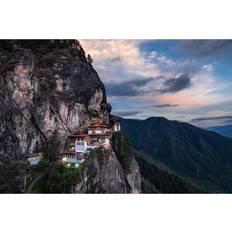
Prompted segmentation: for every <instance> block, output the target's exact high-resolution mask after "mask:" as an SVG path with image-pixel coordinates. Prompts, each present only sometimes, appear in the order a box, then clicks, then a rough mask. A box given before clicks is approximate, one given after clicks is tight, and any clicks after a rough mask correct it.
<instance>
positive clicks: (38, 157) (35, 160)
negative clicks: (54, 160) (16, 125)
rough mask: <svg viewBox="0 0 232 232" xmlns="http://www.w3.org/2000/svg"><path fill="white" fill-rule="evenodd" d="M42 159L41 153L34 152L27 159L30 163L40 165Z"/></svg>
mask: <svg viewBox="0 0 232 232" xmlns="http://www.w3.org/2000/svg"><path fill="white" fill-rule="evenodd" d="M41 159H42V154H41V153H33V154H31V155H29V156H27V161H28V162H29V163H30V165H31V166H35V165H38V164H39V162H40V161H41Z"/></svg>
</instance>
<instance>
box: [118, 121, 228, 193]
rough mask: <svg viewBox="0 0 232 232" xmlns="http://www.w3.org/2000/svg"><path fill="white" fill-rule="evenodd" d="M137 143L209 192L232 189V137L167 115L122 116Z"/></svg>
mask: <svg viewBox="0 0 232 232" xmlns="http://www.w3.org/2000/svg"><path fill="white" fill-rule="evenodd" d="M121 124H122V128H123V129H124V130H125V132H126V133H127V134H128V135H129V137H130V138H131V141H132V145H133V147H134V148H135V149H136V150H138V151H143V152H144V153H145V154H147V155H149V156H150V157H152V158H154V160H156V161H159V162H161V163H163V164H165V166H167V167H168V168H169V169H170V170H171V171H173V172H174V173H176V174H177V175H180V176H182V177H184V178H187V179H189V180H191V182H192V183H194V184H196V185H197V186H200V187H201V188H203V189H205V190H206V191H207V192H232V140H231V139H230V138H226V137H224V136H221V135H219V134H217V133H214V132H209V131H206V130H203V129H200V128H197V127H195V126H193V125H190V124H188V123H182V122H178V121H170V120H167V119H166V118H163V117H161V118H155V117H152V118H148V119H146V120H135V119H121Z"/></svg>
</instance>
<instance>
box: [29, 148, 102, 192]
mask: <svg viewBox="0 0 232 232" xmlns="http://www.w3.org/2000/svg"><path fill="white" fill-rule="evenodd" d="M101 152H102V151H101V150H100V149H95V150H93V151H91V152H90V154H89V155H88V156H87V157H86V159H85V161H84V162H83V163H81V164H79V165H78V166H77V165H76V164H70V165H63V164H58V163H51V164H50V167H49V169H48V171H47V173H46V175H44V176H43V177H42V178H41V179H39V180H38V181H37V183H36V184H35V186H34V187H33V192H36V193H70V192H71V191H72V187H74V186H75V184H76V183H78V180H79V178H80V177H81V175H80V174H81V172H82V171H83V170H84V169H85V168H86V167H88V166H89V165H90V164H91V163H92V161H93V158H94V156H96V155H99V156H100V155H101Z"/></svg>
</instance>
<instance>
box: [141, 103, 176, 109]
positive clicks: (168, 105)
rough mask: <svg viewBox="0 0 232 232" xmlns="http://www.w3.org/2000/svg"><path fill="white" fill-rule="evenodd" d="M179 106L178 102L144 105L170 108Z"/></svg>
mask: <svg viewBox="0 0 232 232" xmlns="http://www.w3.org/2000/svg"><path fill="white" fill-rule="evenodd" d="M177 106H179V105H178V104H158V105H149V106H144V107H143V108H153V107H157V108H169V107H177Z"/></svg>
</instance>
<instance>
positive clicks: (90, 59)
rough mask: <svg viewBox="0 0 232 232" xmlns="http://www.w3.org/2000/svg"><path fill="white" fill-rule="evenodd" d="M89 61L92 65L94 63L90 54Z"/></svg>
mask: <svg viewBox="0 0 232 232" xmlns="http://www.w3.org/2000/svg"><path fill="white" fill-rule="evenodd" d="M87 61H88V62H89V63H90V64H92V63H93V59H92V57H91V55H90V54H88V55H87Z"/></svg>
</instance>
